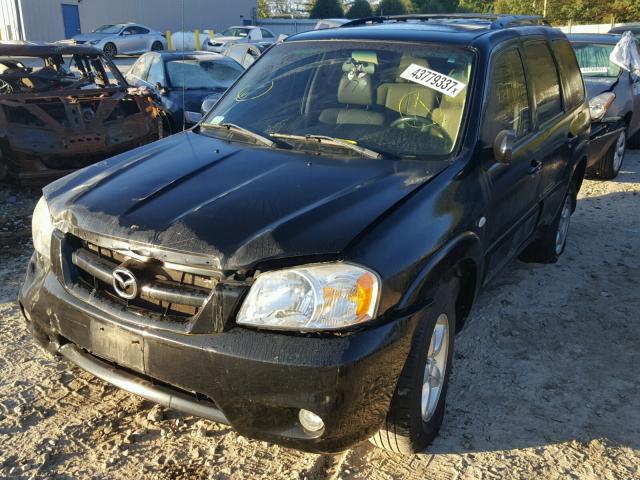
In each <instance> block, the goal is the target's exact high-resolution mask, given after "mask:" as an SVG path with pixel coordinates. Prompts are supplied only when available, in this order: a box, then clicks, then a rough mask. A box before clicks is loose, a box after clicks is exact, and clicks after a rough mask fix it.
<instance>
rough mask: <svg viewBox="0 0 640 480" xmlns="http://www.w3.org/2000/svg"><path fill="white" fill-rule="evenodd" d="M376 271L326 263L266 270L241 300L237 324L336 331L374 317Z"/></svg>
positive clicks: (376, 290) (377, 290)
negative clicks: (271, 270) (242, 300)
mask: <svg viewBox="0 0 640 480" xmlns="http://www.w3.org/2000/svg"><path fill="white" fill-rule="evenodd" d="M379 295H380V280H379V278H378V275H377V274H375V273H374V272H372V271H370V270H366V269H364V268H362V267H359V266H356V265H350V264H347V263H331V264H329V263H327V264H316V265H307V266H304V267H299V268H290V269H286V270H278V271H273V272H266V273H263V274H261V275H259V276H258V278H257V279H256V281H255V283H254V284H253V286H252V287H251V290H250V291H249V295H247V298H246V299H245V301H244V303H243V304H242V308H241V309H240V313H239V314H238V324H241V325H252V326H255V327H263V328H268V329H274V330H298V331H317V330H337V329H340V328H344V327H348V326H351V325H356V324H359V323H362V322H366V321H368V320H371V319H372V318H374V317H375V314H376V309H377V306H378V298H379Z"/></svg>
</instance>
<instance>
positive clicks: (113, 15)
mask: <svg viewBox="0 0 640 480" xmlns="http://www.w3.org/2000/svg"><path fill="white" fill-rule="evenodd" d="M12 1H14V0H0V2H12ZM19 1H20V2H21V4H22V10H23V18H24V26H25V32H26V39H27V40H31V41H55V40H61V39H63V38H64V24H63V21H62V7H61V5H62V4H77V5H78V9H79V13H80V26H81V28H82V32H83V33H86V32H90V31H91V30H93V29H94V28H96V27H99V26H100V25H103V24H105V23H121V22H138V23H142V24H144V25H147V26H149V27H151V28H154V29H156V30H160V31H165V30H171V31H177V30H193V29H196V28H198V29H204V30H209V29H214V30H215V31H220V30H221V29H223V28H225V27H228V26H229V25H241V24H242V22H243V19H245V20H251V18H252V15H253V13H254V11H255V8H256V7H257V0H234V1H233V2H229V1H225V0H19ZM183 5H184V28H183V19H182V17H183V11H182V6H183ZM241 16H242V17H241Z"/></svg>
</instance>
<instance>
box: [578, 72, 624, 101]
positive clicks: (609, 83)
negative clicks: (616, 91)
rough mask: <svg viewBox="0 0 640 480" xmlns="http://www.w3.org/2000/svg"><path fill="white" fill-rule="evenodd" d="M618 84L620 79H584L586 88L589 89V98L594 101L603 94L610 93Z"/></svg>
mask: <svg viewBox="0 0 640 480" xmlns="http://www.w3.org/2000/svg"><path fill="white" fill-rule="evenodd" d="M616 83H618V77H605V78H596V77H591V78H589V77H587V78H585V79H584V86H585V88H586V89H587V98H588V99H592V98H594V97H597V96H598V95H600V94H601V93H605V92H609V91H611V90H612V89H613V87H614V86H615V84H616Z"/></svg>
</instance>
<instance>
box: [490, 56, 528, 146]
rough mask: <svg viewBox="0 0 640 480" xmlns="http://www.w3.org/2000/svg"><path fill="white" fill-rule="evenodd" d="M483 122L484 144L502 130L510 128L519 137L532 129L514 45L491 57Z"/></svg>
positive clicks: (520, 62)
mask: <svg viewBox="0 0 640 480" xmlns="http://www.w3.org/2000/svg"><path fill="white" fill-rule="evenodd" d="M483 123H484V125H483V133H482V143H483V144H484V145H487V146H490V145H493V141H494V140H495V138H496V135H498V133H500V132H501V131H502V130H512V131H513V132H515V134H516V136H517V137H518V138H521V137H524V136H525V135H526V134H527V133H529V131H530V130H531V112H530V109H529V97H528V95H527V82H526V80H525V76H524V69H523V67H522V60H521V59H520V54H519V53H518V50H517V49H515V48H510V49H508V50H505V51H503V52H500V53H498V54H497V55H496V56H495V57H494V60H493V65H492V68H491V77H490V80H489V92H488V96H487V102H486V111H485V115H484V120H483Z"/></svg>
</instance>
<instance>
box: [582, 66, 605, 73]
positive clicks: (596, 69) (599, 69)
mask: <svg viewBox="0 0 640 480" xmlns="http://www.w3.org/2000/svg"><path fill="white" fill-rule="evenodd" d="M580 71H581V72H582V73H608V72H609V69H608V68H607V67H582V68H581V69H580Z"/></svg>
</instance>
